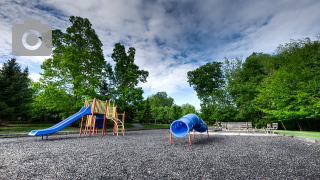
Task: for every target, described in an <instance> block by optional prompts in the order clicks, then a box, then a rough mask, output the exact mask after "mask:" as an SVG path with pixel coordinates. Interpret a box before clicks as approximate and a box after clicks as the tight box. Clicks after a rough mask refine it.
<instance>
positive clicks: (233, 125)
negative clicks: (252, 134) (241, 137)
mask: <svg viewBox="0 0 320 180" xmlns="http://www.w3.org/2000/svg"><path fill="white" fill-rule="evenodd" d="M218 123H219V124H221V127H222V129H223V130H225V131H230V130H238V131H242V130H243V129H245V130H246V131H247V132H249V130H250V129H251V130H252V131H254V129H253V127H252V122H218Z"/></svg>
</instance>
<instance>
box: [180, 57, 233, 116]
mask: <svg viewBox="0 0 320 180" xmlns="http://www.w3.org/2000/svg"><path fill="white" fill-rule="evenodd" d="M222 65H223V64H222V62H212V63H207V64H205V65H203V66H200V67H199V68H197V69H196V70H194V71H189V72H188V74H187V75H188V82H189V85H190V86H192V87H193V89H194V90H195V91H196V92H197V95H198V98H199V99H200V101H201V117H202V118H204V119H206V121H207V122H212V121H215V120H216V119H217V118H215V117H217V116H216V115H215V114H216V110H217V109H223V108H224V107H225V106H223V105H224V103H226V102H227V101H226V100H225V97H224V96H223V95H224V94H225V93H223V89H224V83H225V79H224V78H225V77H224V75H223V71H222ZM219 106H220V107H219ZM209 112H210V114H209ZM212 112H214V113H215V114H212ZM202 113H205V114H202ZM183 114H185V113H183Z"/></svg>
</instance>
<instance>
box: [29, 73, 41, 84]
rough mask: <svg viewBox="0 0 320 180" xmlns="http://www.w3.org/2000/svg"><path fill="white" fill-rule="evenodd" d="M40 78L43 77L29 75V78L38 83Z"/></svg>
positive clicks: (33, 74)
mask: <svg viewBox="0 0 320 180" xmlns="http://www.w3.org/2000/svg"><path fill="white" fill-rule="evenodd" d="M40 77H41V76H40V74H35V73H32V74H30V75H29V78H31V79H32V81H34V82H38V81H39V79H40Z"/></svg>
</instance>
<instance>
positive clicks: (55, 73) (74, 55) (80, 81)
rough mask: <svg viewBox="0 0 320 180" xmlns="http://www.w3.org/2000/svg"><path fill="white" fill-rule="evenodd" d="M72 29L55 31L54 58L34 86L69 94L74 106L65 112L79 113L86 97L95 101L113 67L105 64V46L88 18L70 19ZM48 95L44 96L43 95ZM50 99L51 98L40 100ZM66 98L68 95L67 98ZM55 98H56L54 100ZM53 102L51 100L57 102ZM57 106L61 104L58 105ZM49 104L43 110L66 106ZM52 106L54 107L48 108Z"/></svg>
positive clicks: (53, 37)
mask: <svg viewBox="0 0 320 180" xmlns="http://www.w3.org/2000/svg"><path fill="white" fill-rule="evenodd" d="M69 20H70V22H71V24H72V25H71V26H70V27H68V28H67V29H66V33H63V32H62V31H61V30H60V29H56V30H53V32H52V45H53V48H54V49H53V52H52V58H49V59H46V60H45V61H44V62H43V64H42V65H41V68H42V69H43V73H42V74H41V78H40V80H39V81H40V82H39V84H38V85H36V86H35V87H38V88H40V90H36V91H37V92H42V91H43V90H44V91H49V89H51V90H52V89H53V88H55V89H56V90H57V91H59V92H60V94H61V93H62V94H64V93H65V94H68V95H71V96H68V97H69V98H71V106H70V107H69V108H67V109H66V110H65V111H66V112H70V111H71V113H72V112H74V111H77V110H78V109H79V108H80V107H81V106H83V99H84V98H94V97H96V96H97V91H98V90H99V88H100V87H101V86H102V81H103V80H104V79H105V78H106V76H107V74H108V73H109V74H110V70H111V66H110V64H109V63H106V61H105V60H104V56H103V53H102V43H101V41H100V40H99V37H98V35H97V34H96V33H95V31H94V29H92V24H91V23H90V21H89V20H88V19H87V18H81V17H78V16H77V17H74V16H70V18H69ZM46 95H49V94H48V93H42V95H41V96H46ZM38 97H39V99H38V100H37V101H41V99H43V98H44V99H47V100H49V99H50V98H52V96H47V97H41V98H40V96H37V97H36V98H38ZM65 97H67V96H65ZM53 98H54V97H53ZM54 100H55V98H54V99H50V101H54ZM57 103H58V102H57ZM57 103H54V104H46V106H45V107H43V109H47V110H50V109H54V108H55V107H60V106H64V102H61V103H59V104H57ZM48 105H49V106H51V105H52V106H51V107H48Z"/></svg>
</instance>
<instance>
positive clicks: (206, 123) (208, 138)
mask: <svg viewBox="0 0 320 180" xmlns="http://www.w3.org/2000/svg"><path fill="white" fill-rule="evenodd" d="M205 124H206V126H207V134H208V139H209V129H208V125H207V123H205Z"/></svg>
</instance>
